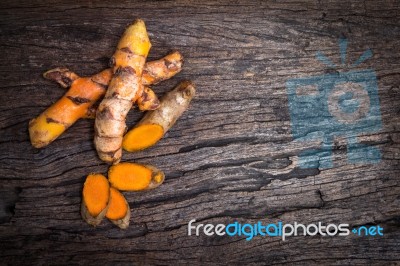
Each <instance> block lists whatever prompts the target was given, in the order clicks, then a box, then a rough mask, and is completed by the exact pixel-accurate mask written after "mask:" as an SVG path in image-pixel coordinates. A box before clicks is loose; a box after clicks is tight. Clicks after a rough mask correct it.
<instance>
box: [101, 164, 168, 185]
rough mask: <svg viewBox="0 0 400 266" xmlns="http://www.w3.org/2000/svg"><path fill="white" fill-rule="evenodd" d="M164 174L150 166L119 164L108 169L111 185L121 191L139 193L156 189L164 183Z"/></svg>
mask: <svg viewBox="0 0 400 266" xmlns="http://www.w3.org/2000/svg"><path fill="white" fill-rule="evenodd" d="M164 177H165V176H164V173H163V172H162V171H160V170H158V169H157V168H156V167H154V166H151V165H147V164H146V165H144V164H137V163H128V162H124V163H119V164H116V165H113V166H111V167H110V170H109V171H108V179H109V181H110V183H111V185H112V186H113V187H114V188H116V189H119V190H123V191H141V190H148V189H153V188H156V187H158V186H159V185H161V184H162V183H163V182H164Z"/></svg>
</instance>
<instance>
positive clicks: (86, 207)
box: [81, 174, 110, 226]
mask: <svg viewBox="0 0 400 266" xmlns="http://www.w3.org/2000/svg"><path fill="white" fill-rule="evenodd" d="M109 196H110V185H109V183H108V180H107V178H106V177H105V176H103V175H101V174H90V175H88V176H87V178H86V181H85V184H84V185H83V191H82V204H81V215H82V218H83V219H84V220H85V221H86V222H87V223H88V224H91V225H93V226H96V225H99V224H100V222H101V220H102V219H103V218H104V216H105V215H106V213H107V209H108V205H109V204H108V203H109Z"/></svg>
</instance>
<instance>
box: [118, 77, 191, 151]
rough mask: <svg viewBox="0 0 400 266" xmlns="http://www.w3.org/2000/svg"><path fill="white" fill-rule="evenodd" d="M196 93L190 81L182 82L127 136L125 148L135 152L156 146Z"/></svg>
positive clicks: (124, 141)
mask: <svg viewBox="0 0 400 266" xmlns="http://www.w3.org/2000/svg"><path fill="white" fill-rule="evenodd" d="M195 92H196V90H195V87H194V85H193V84H192V83H191V82H190V81H184V82H181V83H180V84H179V85H178V86H177V87H176V88H175V89H173V90H172V91H170V92H169V93H167V94H166V95H165V96H164V97H163V98H162V100H161V105H160V107H159V108H158V109H157V110H154V111H148V112H147V113H146V114H145V115H144V117H143V118H142V119H141V120H140V122H139V123H138V124H137V125H136V126H135V127H134V128H133V129H131V130H130V131H129V132H128V133H127V134H126V135H125V137H124V140H123V144H122V145H123V148H124V149H125V150H127V151H130V152H133V151H140V150H143V149H146V148H148V147H151V146H153V145H155V144H156V143H157V142H158V141H159V140H160V139H161V138H162V137H163V136H164V134H165V133H166V132H167V131H168V130H169V129H170V128H171V127H172V126H173V125H174V123H175V122H176V120H177V119H178V118H179V117H180V116H181V115H182V113H183V112H184V111H185V110H186V109H187V108H188V106H189V103H190V101H191V100H192V98H193V96H194V94H195Z"/></svg>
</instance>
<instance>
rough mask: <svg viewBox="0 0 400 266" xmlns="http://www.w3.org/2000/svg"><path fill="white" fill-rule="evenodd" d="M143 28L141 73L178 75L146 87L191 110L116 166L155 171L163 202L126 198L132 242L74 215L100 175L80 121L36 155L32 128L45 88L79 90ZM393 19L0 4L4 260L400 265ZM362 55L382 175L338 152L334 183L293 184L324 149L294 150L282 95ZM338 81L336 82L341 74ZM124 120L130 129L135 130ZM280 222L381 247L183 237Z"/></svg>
mask: <svg viewBox="0 0 400 266" xmlns="http://www.w3.org/2000/svg"><path fill="white" fill-rule="evenodd" d="M135 17H141V18H143V19H144V20H145V21H146V23H147V27H148V31H149V33H150V37H151V41H152V44H153V48H152V50H151V54H150V59H155V58H159V57H161V56H163V55H165V54H166V53H167V52H168V51H169V50H172V49H178V50H179V51H181V52H182V54H183V55H184V56H185V66H184V70H183V71H182V72H181V73H180V74H179V75H178V76H177V77H174V78H173V79H171V80H168V81H165V82H163V83H162V84H160V85H157V86H154V89H155V91H156V92H157V93H158V94H160V95H161V94H163V93H165V92H166V91H168V90H169V89H170V88H171V87H173V86H174V85H175V84H176V83H177V82H178V81H180V80H182V79H192V80H193V81H194V82H195V84H196V85H197V88H198V94H197V96H196V98H195V100H194V101H193V103H192V105H191V108H190V110H189V111H188V112H186V113H185V115H184V116H183V117H182V118H181V119H180V120H179V122H178V123H177V124H176V126H174V127H173V128H172V129H171V131H170V132H169V133H168V134H167V135H166V137H165V138H164V139H163V140H162V141H161V142H160V143H159V144H157V145H156V146H155V147H152V148H151V149H149V150H146V151H143V152H139V153H134V154H128V153H124V157H123V158H124V160H126V161H137V162H141V163H152V164H154V165H157V166H158V167H159V168H161V169H163V170H164V171H165V173H166V176H167V179H166V181H165V184H163V186H161V187H160V188H158V189H156V190H154V191H151V192H145V193H126V194H125V195H126V196H127V199H128V201H129V203H130V205H131V208H132V218H131V226H130V227H129V228H128V229H127V230H126V231H122V230H119V229H118V228H116V227H115V226H113V225H112V224H111V223H109V222H107V221H104V222H103V223H102V224H101V225H100V226H99V227H97V228H91V227H89V226H88V225H87V224H85V223H84V222H83V221H82V219H81V217H80V215H79V207H80V200H81V198H80V193H81V189H82V184H83V181H84V178H85V176H86V175H87V174H88V173H90V172H102V173H106V171H107V169H108V166H106V165H105V164H104V163H102V162H101V161H100V160H99V159H98V158H97V155H96V152H95V150H94V146H93V143H92V136H93V121H90V120H80V121H78V122H77V123H76V124H75V125H74V126H73V127H71V128H70V129H69V130H68V131H67V132H66V133H65V134H63V135H62V136H61V137H60V138H59V139H57V141H55V142H54V143H52V144H51V145H50V146H48V147H47V148H45V149H41V150H37V149H34V148H33V147H32V146H31V145H30V143H29V137H28V132H27V124H28V121H29V120H30V119H31V118H33V117H34V116H36V115H38V114H39V113H40V112H42V111H43V110H44V109H45V108H46V107H47V106H49V105H50V104H51V103H52V102H54V101H55V100H56V99H58V98H59V97H61V95H62V94H63V93H64V90H63V89H62V88H59V87H58V86H57V85H56V84H53V83H51V82H49V81H47V80H44V79H43V78H42V77H41V75H42V73H43V72H45V71H46V70H48V69H50V68H53V67H58V66H66V67H68V68H70V69H72V70H74V71H76V72H77V73H78V74H80V75H90V74H93V73H96V72H97V71H99V70H101V69H103V68H105V67H106V66H107V62H108V59H109V57H110V55H111V54H112V53H113V50H114V47H115V45H116V43H117V41H118V39H119V37H120V35H121V33H122V32H123V30H124V27H125V26H126V25H127V24H128V23H129V22H131V21H132V19H134V18H135ZM399 21H400V4H399V2H398V1H394V0H393V1H384V0H375V1H372V0H366V1H349V2H348V3H347V2H345V1H292V0H288V1H252V2H249V1H235V3H233V4H232V3H230V2H229V1H217V2H201V1H177V2H168V1H165V2H164V1H146V2H144V3H140V2H134V1H128V2H121V3H114V1H100V2H96V3H95V2H85V1H78V2H76V3H67V2H64V1H45V2H43V1H29V2H27V1H26V2H23V1H21V2H14V1H3V2H2V3H1V4H0V33H1V34H0V46H1V49H2V56H1V57H0V62H1V63H0V80H1V81H2V82H1V85H0V95H1V98H0V99H1V103H2V104H1V106H0V129H1V131H0V134H1V135H0V136H1V138H0V147H1V148H0V158H1V159H0V200H1V201H0V202H1V205H0V247H1V253H0V258H1V261H2V262H3V263H4V264H10V265H15V264H27V263H29V264H39V265H41V264H55V265H60V264H67V263H68V264H90V265H95V264H99V263H105V262H107V264H111V263H117V264H127V265H131V264H132V263H137V264H162V265H165V264H189V263H193V264H228V263H230V264H240V263H246V264H254V265H258V264H260V265H265V264H284V263H292V264H293V263H294V264H296V263H297V264H307V265H308V264H318V265H321V264H339V265H343V264H383V263H387V264H396V263H398V257H399V254H400V241H399V239H400V230H399V229H400V204H399V203H400V197H399V194H400V116H399V114H400V106H399V102H400V53H399V47H400V22H399ZM340 37H346V38H347V39H348V40H349V44H348V57H347V59H348V60H349V62H354V61H355V60H356V59H357V58H358V57H359V56H360V55H361V54H362V53H363V52H364V51H365V50H366V49H368V48H370V49H372V51H373V56H372V58H371V59H370V60H367V61H366V62H365V63H363V65H362V66H360V69H367V68H371V69H374V70H375V72H376V75H377V82H378V92H379V100H380V111H381V116H382V124H383V128H382V130H380V131H379V132H378V133H374V134H371V133H365V134H364V135H363V136H360V137H359V140H360V141H362V142H363V143H368V144H371V145H373V146H374V147H377V148H379V149H380V150H381V152H382V160H381V162H380V163H378V164H362V165H359V164H350V163H349V162H348V161H347V151H346V149H347V147H348V143H347V141H346V139H345V138H337V139H335V141H334V147H333V157H334V167H333V168H330V169H319V168H315V169H301V168H300V167H299V166H298V160H299V158H298V155H299V153H300V152H302V151H304V150H307V149H309V148H313V147H315V148H317V147H319V146H320V145H321V142H320V141H318V140H315V141H311V142H307V143H302V142H296V141H293V134H292V127H291V121H290V115H289V107H288V104H289V103H288V94H287V88H286V81H287V80H288V79H293V78H300V77H306V76H315V75H321V74H326V73H331V72H332V69H327V67H326V66H325V65H324V64H322V63H320V62H318V61H317V60H316V59H315V54H316V52H317V51H319V50H320V51H322V52H323V53H325V54H326V55H327V56H328V57H329V58H331V59H332V61H333V62H334V63H337V64H339V62H340V57H339V50H338V39H339V38H340ZM347 70H348V69H347V68H339V69H338V71H347ZM141 115H142V114H140V113H139V112H131V113H130V115H129V117H128V124H129V125H130V126H132V125H134V123H135V122H136V121H137V120H138V119H139V118H140V117H141ZM191 219H196V220H197V221H198V222H202V223H214V224H217V223H230V222H233V221H240V222H243V223H252V222H257V221H259V220H261V221H279V220H280V221H284V222H294V221H298V222H301V223H305V224H307V223H312V222H316V221H323V222H326V223H340V222H346V223H349V224H350V225H351V226H352V227H358V226H362V225H373V224H375V225H378V224H379V225H380V226H382V227H384V230H385V231H384V232H385V234H384V236H382V237H370V238H368V237H364V238H363V237H357V236H354V235H351V236H348V237H341V238H339V237H322V236H321V235H317V236H313V237H301V236H298V237H292V238H290V239H289V240H288V241H285V242H283V241H281V240H280V239H279V238H273V237H270V238H268V237H255V238H254V239H253V240H251V241H246V240H245V239H244V237H216V236H213V237H206V236H200V237H194V236H187V223H188V222H189V221H190V220H191Z"/></svg>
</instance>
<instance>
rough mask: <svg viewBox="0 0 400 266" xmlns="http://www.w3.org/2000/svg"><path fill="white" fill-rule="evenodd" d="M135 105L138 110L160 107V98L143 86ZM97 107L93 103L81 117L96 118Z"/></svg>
mask: <svg viewBox="0 0 400 266" xmlns="http://www.w3.org/2000/svg"><path fill="white" fill-rule="evenodd" d="M136 103H137V105H138V107H139V109H140V111H146V110H147V111H149V110H156V109H157V108H158V107H160V100H159V99H158V97H157V95H156V94H155V93H154V91H153V90H152V89H150V88H149V87H144V88H143V92H142V94H141V95H140V97H139V98H138V99H137V102H136ZM98 107H99V105H98V104H94V105H92V106H91V107H89V109H88V110H87V112H86V114H85V116H84V117H83V118H87V119H94V118H96V111H97V108H98Z"/></svg>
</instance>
